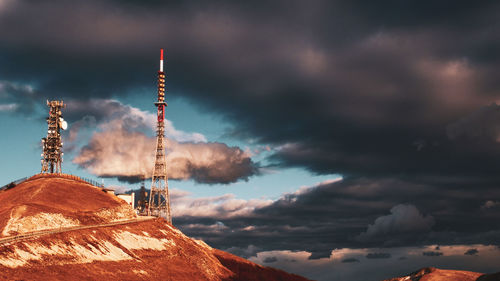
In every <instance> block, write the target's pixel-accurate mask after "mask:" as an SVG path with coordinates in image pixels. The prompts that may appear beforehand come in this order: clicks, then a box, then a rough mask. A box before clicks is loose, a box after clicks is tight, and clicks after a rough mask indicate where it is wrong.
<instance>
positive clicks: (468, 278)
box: [384, 267, 500, 281]
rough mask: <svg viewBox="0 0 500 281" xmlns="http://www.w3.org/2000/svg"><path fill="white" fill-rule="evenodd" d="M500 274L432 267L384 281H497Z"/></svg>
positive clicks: (499, 278)
mask: <svg viewBox="0 0 500 281" xmlns="http://www.w3.org/2000/svg"><path fill="white" fill-rule="evenodd" d="M499 280H500V273H496V274H483V273H477V272H471V271H462V270H445V269H438V268H434V267H426V268H422V269H420V270H418V271H416V272H413V273H411V274H409V275H407V276H403V277H396V278H392V279H387V280H384V281H499Z"/></svg>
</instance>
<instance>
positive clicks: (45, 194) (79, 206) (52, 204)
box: [0, 175, 125, 236]
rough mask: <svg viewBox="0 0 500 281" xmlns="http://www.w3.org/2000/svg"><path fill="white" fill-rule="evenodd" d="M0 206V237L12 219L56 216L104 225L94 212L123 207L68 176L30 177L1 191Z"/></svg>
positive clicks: (88, 223)
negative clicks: (46, 215) (44, 215)
mask: <svg viewBox="0 0 500 281" xmlns="http://www.w3.org/2000/svg"><path fill="white" fill-rule="evenodd" d="M0 202H2V204H0V236H1V235H2V234H1V230H2V229H3V228H4V227H5V226H6V224H7V222H8V221H9V219H11V217H13V216H15V217H19V218H21V217H27V216H33V215H36V214H39V213H56V214H62V215H64V216H65V217H68V218H72V219H77V220H78V221H80V224H82V225H90V224H99V223H104V222H107V220H106V219H105V218H102V217H100V216H96V215H95V213H96V212H98V211H100V210H105V209H113V208H118V207H122V206H123V205H124V204H125V203H124V201H122V200H121V199H119V198H117V197H116V196H113V195H110V194H107V193H105V192H103V191H102V189H100V188H97V187H93V186H92V185H90V184H86V183H84V182H83V181H81V180H78V179H77V178H74V177H72V176H69V175H63V176H58V177H53V176H51V175H43V176H41V175H37V176H34V177H32V178H30V179H28V180H27V181H25V182H23V183H21V184H19V185H17V186H16V187H14V188H12V189H8V190H4V191H1V192H0Z"/></svg>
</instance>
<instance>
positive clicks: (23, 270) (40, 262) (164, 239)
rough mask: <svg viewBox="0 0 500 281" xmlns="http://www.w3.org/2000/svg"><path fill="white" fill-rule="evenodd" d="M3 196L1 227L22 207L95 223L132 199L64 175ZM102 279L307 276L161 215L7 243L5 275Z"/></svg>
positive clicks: (1, 259) (0, 265)
mask: <svg viewBox="0 0 500 281" xmlns="http://www.w3.org/2000/svg"><path fill="white" fill-rule="evenodd" d="M0 201H1V202H2V205H1V206H0V220H1V221H0V232H1V231H2V229H3V226H4V225H5V222H6V221H7V220H9V218H10V215H11V212H14V211H15V210H16V209H17V208H18V207H19V206H27V208H26V210H25V211H23V213H22V215H23V216H25V215H33V214H36V212H58V213H61V214H64V215H65V216H69V217H73V218H76V219H79V220H83V221H85V222H86V223H89V224H90V223H91V222H92V221H93V220H97V219H96V218H94V217H95V216H93V212H96V211H100V210H102V209H103V208H113V207H116V206H120V205H121V204H125V203H122V202H121V201H120V200H119V199H117V198H115V197H114V196H112V195H108V194H106V193H104V192H102V191H100V190H98V189H96V188H94V187H92V186H90V185H88V184H83V183H81V182H77V181H73V180H69V179H61V178H41V179H36V180H32V181H27V182H25V183H22V184H20V185H18V186H17V187H15V188H13V189H10V190H7V191H3V192H0ZM87 218H89V219H88V220H85V219H87ZM123 235H125V236H126V237H128V238H123V237H125V236H123ZM131 237H132V238H131ZM134 239H137V240H134ZM148 241H149V242H148ZM151 241H152V242H151ZM147 243H149V244H147ZM142 244H144V245H146V246H141V245H142ZM158 245H160V246H161V247H160V248H159V247H158ZM155 247H156V248H155ZM89 257H90V258H89ZM102 279H105V280H176V281H183V280H190V281H191V280H220V281H229V280H270V281H273V280H276V281H278V280H292V281H306V280H307V279H305V278H302V277H300V276H297V275H293V274H288V273H286V272H284V271H281V270H277V269H273V268H269V267H264V266H260V265H257V264H255V263H253V262H250V261H248V260H245V259H242V258H239V257H236V256H234V255H231V254H228V253H225V252H222V251H219V250H216V249H213V248H211V247H209V246H207V245H206V244H204V243H202V242H200V241H196V240H193V239H191V238H189V237H187V236H185V235H184V234H182V233H181V232H180V231H179V230H177V229H175V228H173V227H172V226H171V225H169V224H168V223H167V222H166V221H165V220H164V219H161V218H158V219H155V220H148V221H141V222H135V223H131V224H125V225H116V226H108V227H99V228H93V229H83V230H74V231H67V232H62V233H57V234H51V235H46V236H40V237H38V238H33V239H30V240H24V241H20V242H13V243H9V244H3V245H0V280H40V281H49V280H102Z"/></svg>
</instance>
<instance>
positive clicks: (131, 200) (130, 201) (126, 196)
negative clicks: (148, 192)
mask: <svg viewBox="0 0 500 281" xmlns="http://www.w3.org/2000/svg"><path fill="white" fill-rule="evenodd" d="M116 196H117V197H118V198H120V199H122V200H124V201H125V202H127V204H129V205H130V207H132V209H135V194H134V193H133V192H132V193H131V194H117V195H116Z"/></svg>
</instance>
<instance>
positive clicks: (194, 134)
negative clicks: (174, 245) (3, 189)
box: [0, 0, 500, 280]
mask: <svg viewBox="0 0 500 281" xmlns="http://www.w3.org/2000/svg"><path fill="white" fill-rule="evenodd" d="M499 12H500V4H498V3H497V1H488V0H486V1H480V2H479V1H456V0H455V1H451V0H444V1H439V2H436V1H410V0H405V1H394V0H382V1H376V2H374V1H361V0H349V1H347V0H333V1H320V0H318V1H293V0H292V1H280V0H276V1H258V0H257V1H210V2H208V1H195V0H189V1H168V2H167V1H154V0H152V1H134V0H121V1H120V0H104V1H94V0H88V1H67V0H56V1H49V2H47V1H31V0H16V1H15V0H0V120H1V122H0V131H1V132H3V134H2V136H3V137H2V138H0V147H2V155H3V158H4V161H1V162H0V171H1V172H0V185H3V184H8V183H9V182H11V181H14V180H17V179H19V178H23V177H26V176H31V175H33V174H36V173H38V172H39V171H40V168H41V166H40V156H39V155H40V153H41V147H40V139H41V138H42V137H44V135H45V134H46V130H47V127H46V126H47V124H46V122H45V118H46V116H47V114H48V108H47V107H46V104H45V102H46V100H47V99H49V100H51V99H62V100H64V102H65V103H66V104H67V106H66V108H64V110H63V116H64V118H65V120H67V121H68V123H69V128H68V130H67V131H65V132H64V133H63V142H64V147H63V150H64V153H65V154H64V162H63V171H64V172H65V173H71V174H75V175H79V176H82V177H88V178H92V179H96V180H98V181H100V182H103V183H104V184H105V185H106V186H107V187H112V188H115V189H116V190H118V191H119V192H124V191H127V190H131V189H137V188H139V186H140V183H141V180H142V178H143V177H148V176H150V175H151V170H152V167H153V158H154V145H155V138H154V126H155V107H154V105H153V102H154V101H155V99H156V75H157V71H158V64H159V54H160V52H159V50H160V48H164V49H165V52H166V61H165V71H166V75H167V86H166V89H167V93H166V101H167V103H168V107H167V111H166V118H167V120H168V122H167V123H166V135H167V138H168V141H167V166H168V173H169V188H170V193H171V201H172V212H173V223H174V225H175V226H176V227H178V228H179V229H181V230H182V231H183V232H184V233H186V234H187V235H189V236H191V237H195V238H200V239H203V240H204V241H206V242H207V243H208V244H210V245H211V246H213V247H216V248H219V249H222V250H226V251H229V252H231V253H234V254H237V255H240V256H242V257H245V258H249V259H250V260H252V261H255V262H259V263H261V264H263V265H268V266H273V267H277V268H281V269H284V270H287V271H290V272H293V273H297V274H301V275H304V276H305V277H308V278H310V279H315V280H346V278H348V279H349V280H380V279H383V278H389V277H394V276H398V275H405V274H408V273H410V272H413V271H415V270H417V269H419V268H420V267H424V266H436V267H440V268H450V269H466V270H473V271H479V272H496V271H500V265H499V264H498V263H495V262H494V261H495V260H498V258H500V248H499V246H500V238H499V237H500V189H499V186H500V176H499V174H500V173H499V169H500V125H499V124H500V105H499V103H500V92H499V89H500V82H499V81H500V80H498V75H499V66H500V56H499V54H500V52H499V50H500V37H499V34H500V23H499V21H498V16H497V15H498V13H499ZM2 183H3V184H2ZM147 185H148V183H146V186H147Z"/></svg>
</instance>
